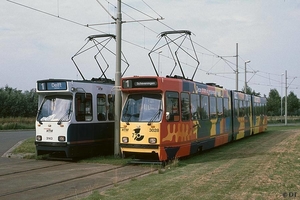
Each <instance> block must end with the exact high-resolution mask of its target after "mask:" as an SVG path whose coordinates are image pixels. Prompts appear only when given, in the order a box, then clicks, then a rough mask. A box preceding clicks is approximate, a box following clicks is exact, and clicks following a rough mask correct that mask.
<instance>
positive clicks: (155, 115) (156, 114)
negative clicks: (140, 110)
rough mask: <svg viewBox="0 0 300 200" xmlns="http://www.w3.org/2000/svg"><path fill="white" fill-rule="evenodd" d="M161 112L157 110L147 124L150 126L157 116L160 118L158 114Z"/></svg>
mask: <svg viewBox="0 0 300 200" xmlns="http://www.w3.org/2000/svg"><path fill="white" fill-rule="evenodd" d="M161 112H162V109H161V108H160V109H158V111H157V112H156V113H155V114H154V115H153V117H151V119H150V120H149V122H148V125H151V122H153V121H154V120H155V119H156V118H157V117H158V116H160V113H161Z"/></svg>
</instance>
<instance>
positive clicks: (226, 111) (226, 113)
mask: <svg viewBox="0 0 300 200" xmlns="http://www.w3.org/2000/svg"><path fill="white" fill-rule="evenodd" d="M223 103H224V104H223V106H224V108H223V109H224V117H229V116H230V109H229V100H228V98H224V101H223Z"/></svg>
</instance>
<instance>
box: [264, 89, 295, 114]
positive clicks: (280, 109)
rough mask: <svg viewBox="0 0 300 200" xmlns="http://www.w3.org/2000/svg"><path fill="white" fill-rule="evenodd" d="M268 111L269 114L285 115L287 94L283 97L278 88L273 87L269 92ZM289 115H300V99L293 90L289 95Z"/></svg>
mask: <svg viewBox="0 0 300 200" xmlns="http://www.w3.org/2000/svg"><path fill="white" fill-rule="evenodd" d="M267 111H268V115H269V116H281V114H282V116H284V115H285V96H283V97H281V96H280V95H279V92H278V91H277V90H276V89H271V90H270V92H269V97H267ZM287 115H288V116H295V115H297V116H299V115H300V100H299V99H298V97H297V95H295V93H294V92H292V91H291V92H290V93H289V95H287Z"/></svg>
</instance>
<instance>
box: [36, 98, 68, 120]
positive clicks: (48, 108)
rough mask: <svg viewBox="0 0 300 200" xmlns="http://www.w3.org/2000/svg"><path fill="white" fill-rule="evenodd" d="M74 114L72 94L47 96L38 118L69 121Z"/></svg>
mask: <svg viewBox="0 0 300 200" xmlns="http://www.w3.org/2000/svg"><path fill="white" fill-rule="evenodd" d="M71 114H72V96H47V97H45V98H44V100H43V102H42V105H41V107H40V110H39V113H38V116H37V120H38V121H39V122H43V121H56V122H62V121H69V120H70V118H71Z"/></svg>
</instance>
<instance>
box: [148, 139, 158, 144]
mask: <svg viewBox="0 0 300 200" xmlns="http://www.w3.org/2000/svg"><path fill="white" fill-rule="evenodd" d="M148 142H149V143H150V144H156V143H157V139H156V138H149V140H148Z"/></svg>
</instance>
